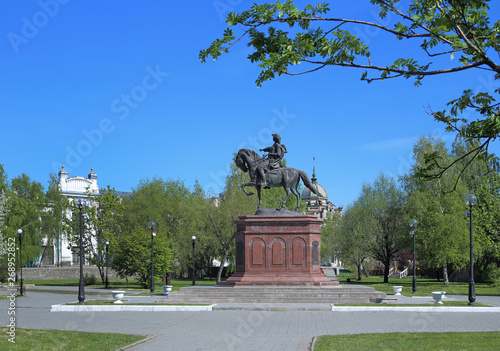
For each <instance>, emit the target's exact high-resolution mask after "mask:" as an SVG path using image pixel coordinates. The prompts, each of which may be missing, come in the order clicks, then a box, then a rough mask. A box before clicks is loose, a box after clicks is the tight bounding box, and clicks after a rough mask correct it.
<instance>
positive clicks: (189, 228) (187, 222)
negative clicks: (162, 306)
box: [120, 178, 197, 276]
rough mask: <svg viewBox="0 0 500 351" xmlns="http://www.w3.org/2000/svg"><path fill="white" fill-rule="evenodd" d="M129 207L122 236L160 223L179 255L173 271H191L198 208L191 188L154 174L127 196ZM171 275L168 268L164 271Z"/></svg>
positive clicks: (159, 232) (158, 225) (175, 255)
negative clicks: (192, 239) (191, 197)
mask: <svg viewBox="0 0 500 351" xmlns="http://www.w3.org/2000/svg"><path fill="white" fill-rule="evenodd" d="M123 204H124V207H125V212H124V217H123V228H122V235H121V236H120V240H121V237H122V236H123V237H125V236H127V235H131V234H134V233H136V232H141V231H142V230H144V228H147V224H148V223H149V222H150V221H154V222H155V223H156V224H157V229H155V230H156V231H157V232H158V236H161V235H165V236H166V237H167V239H168V240H167V241H168V242H170V243H171V245H172V249H173V252H174V256H173V257H172V259H175V263H176V264H174V265H171V266H169V267H170V269H172V271H173V273H177V274H180V273H182V272H187V271H188V270H189V267H190V266H191V264H190V262H192V261H191V260H190V258H191V255H192V254H191V252H192V249H191V236H192V235H193V234H195V235H196V233H197V230H193V228H196V223H197V220H196V216H195V214H194V213H193V211H195V209H194V208H193V207H192V206H191V205H192V204H193V201H190V191H189V189H188V188H186V186H185V185H184V183H183V182H181V181H174V180H164V179H161V178H153V179H147V180H141V182H140V183H139V185H138V186H137V188H136V189H134V191H133V193H132V195H130V196H128V197H126V198H124V199H123ZM190 206H191V207H190ZM162 273H163V275H164V276H165V275H167V273H169V272H167V271H163V272H162Z"/></svg>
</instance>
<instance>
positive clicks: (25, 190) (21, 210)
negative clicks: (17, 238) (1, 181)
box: [5, 173, 47, 265]
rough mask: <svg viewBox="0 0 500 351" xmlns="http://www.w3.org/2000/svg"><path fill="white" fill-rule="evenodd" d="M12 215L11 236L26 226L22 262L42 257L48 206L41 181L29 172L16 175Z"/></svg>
mask: <svg viewBox="0 0 500 351" xmlns="http://www.w3.org/2000/svg"><path fill="white" fill-rule="evenodd" d="M8 192H9V193H8V197H9V200H8V205H9V209H10V211H9V214H8V216H6V218H5V225H6V227H7V228H6V233H7V236H11V237H12V236H14V235H17V230H18V229H22V230H23V233H22V257H21V262H23V263H22V264H23V265H24V264H28V263H29V262H32V261H34V260H35V259H36V258H38V257H40V254H41V253H42V250H41V244H42V240H43V236H44V235H43V233H42V229H43V220H44V217H45V215H46V214H45V212H44V210H45V208H46V207H47V203H46V199H45V194H44V189H43V186H42V184H41V183H39V182H36V181H32V180H31V179H30V178H29V177H28V176H27V175H26V174H24V173H23V174H21V175H20V176H18V177H16V178H13V179H12V181H11V183H10V186H9V189H8Z"/></svg>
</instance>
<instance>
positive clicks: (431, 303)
mask: <svg viewBox="0 0 500 351" xmlns="http://www.w3.org/2000/svg"><path fill="white" fill-rule="evenodd" d="M429 299H432V298H430V297H429ZM468 304H469V301H443V304H442V305H440V304H437V305H436V304H434V300H432V301H429V302H428V303H426V304H402V303H397V304H396V303H395V304H383V303H336V304H335V306H336V307H341V306H372V307H373V306H377V307H443V306H446V307H455V306H459V307H460V306H462V307H492V306H490V305H485V304H482V303H476V306H469V305H468Z"/></svg>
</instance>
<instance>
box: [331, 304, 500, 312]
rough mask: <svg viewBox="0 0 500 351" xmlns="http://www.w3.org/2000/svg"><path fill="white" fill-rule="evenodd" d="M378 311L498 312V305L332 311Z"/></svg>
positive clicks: (335, 308)
mask: <svg viewBox="0 0 500 351" xmlns="http://www.w3.org/2000/svg"><path fill="white" fill-rule="evenodd" d="M370 311H371V312H380V311H386V312H387V311H396V312H480V313H484V312H493V313H500V307H459V306H453V307H444V306H436V307H430V306H429V307H403V306H402V307H396V306H380V307H379V306H374V307H370V306H334V305H332V312H370Z"/></svg>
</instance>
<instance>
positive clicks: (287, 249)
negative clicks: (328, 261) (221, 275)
mask: <svg viewBox="0 0 500 351" xmlns="http://www.w3.org/2000/svg"><path fill="white" fill-rule="evenodd" d="M321 222H322V221H321V220H319V219H317V218H316V217H314V216H304V215H283V216H271V215H256V216H241V217H239V219H238V220H237V221H236V234H235V242H236V273H234V274H233V275H232V276H231V277H230V278H228V279H227V280H226V281H225V282H221V283H219V285H221V286H249V285H290V286H334V285H338V284H339V283H338V281H330V279H328V278H327V277H325V276H324V275H323V273H322V272H321V269H320V262H321V258H320V257H321V256H320V251H321V250H320V243H321V231H320V225H321Z"/></svg>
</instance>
